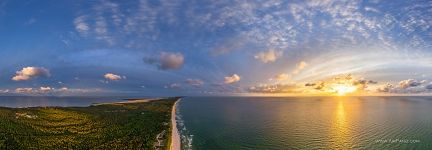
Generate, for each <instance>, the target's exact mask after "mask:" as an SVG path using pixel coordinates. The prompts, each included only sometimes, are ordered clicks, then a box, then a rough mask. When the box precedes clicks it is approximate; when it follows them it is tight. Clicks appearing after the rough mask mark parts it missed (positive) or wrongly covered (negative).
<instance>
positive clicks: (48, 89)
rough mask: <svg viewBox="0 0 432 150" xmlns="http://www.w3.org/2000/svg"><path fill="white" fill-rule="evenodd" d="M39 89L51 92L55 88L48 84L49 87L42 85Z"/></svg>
mask: <svg viewBox="0 0 432 150" xmlns="http://www.w3.org/2000/svg"><path fill="white" fill-rule="evenodd" d="M39 90H40V91H41V92H44V93H46V92H50V91H51V90H53V88H51V87H49V86H47V87H40V88H39Z"/></svg>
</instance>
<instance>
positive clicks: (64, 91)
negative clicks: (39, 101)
mask: <svg viewBox="0 0 432 150" xmlns="http://www.w3.org/2000/svg"><path fill="white" fill-rule="evenodd" d="M100 91H101V90H100V89H79V88H78V89H75V88H73V89H70V88H67V87H61V88H53V87H49V86H42V87H39V88H32V87H23V88H16V89H15V90H14V91H13V92H14V93H17V94H24V95H76V94H83V93H95V92H100ZM8 92H10V91H8Z"/></svg>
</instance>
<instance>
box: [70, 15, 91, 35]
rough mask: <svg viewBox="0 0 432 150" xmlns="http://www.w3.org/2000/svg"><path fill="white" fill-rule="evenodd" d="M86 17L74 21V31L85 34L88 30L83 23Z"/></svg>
mask: <svg viewBox="0 0 432 150" xmlns="http://www.w3.org/2000/svg"><path fill="white" fill-rule="evenodd" d="M85 19H86V16H79V17H77V18H75V19H74V25H75V29H76V30H77V31H78V32H79V33H81V34H86V33H87V31H88V30H90V27H89V25H88V24H87V23H86V22H85Z"/></svg>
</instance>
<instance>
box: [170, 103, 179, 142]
mask: <svg viewBox="0 0 432 150" xmlns="http://www.w3.org/2000/svg"><path fill="white" fill-rule="evenodd" d="M180 100H181V99H179V100H177V101H176V102H175V103H174V106H173V109H172V111H171V125H172V131H171V146H170V150H180V145H181V143H180V135H179V131H178V129H177V120H176V108H177V104H178V102H179V101H180Z"/></svg>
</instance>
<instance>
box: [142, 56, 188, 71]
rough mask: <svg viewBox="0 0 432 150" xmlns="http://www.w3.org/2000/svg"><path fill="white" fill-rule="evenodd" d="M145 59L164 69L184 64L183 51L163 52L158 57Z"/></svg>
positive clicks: (179, 66)
mask: <svg viewBox="0 0 432 150" xmlns="http://www.w3.org/2000/svg"><path fill="white" fill-rule="evenodd" d="M144 61H145V62H146V63H148V64H155V65H157V66H158V68H159V69H162V70H170V69H171V70H174V69H180V68H181V67H182V66H183V63H184V56H183V54H181V53H171V52H162V53H160V55H159V58H158V59H155V58H145V59H144Z"/></svg>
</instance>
